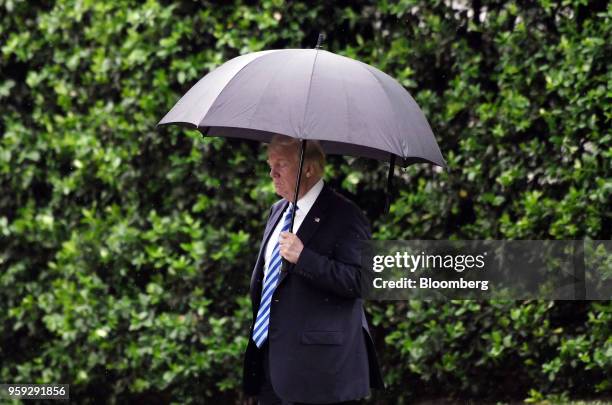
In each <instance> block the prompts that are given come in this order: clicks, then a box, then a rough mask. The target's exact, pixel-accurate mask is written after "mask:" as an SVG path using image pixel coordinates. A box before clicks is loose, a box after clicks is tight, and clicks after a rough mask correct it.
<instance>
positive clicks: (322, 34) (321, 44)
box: [315, 32, 325, 49]
mask: <svg viewBox="0 0 612 405" xmlns="http://www.w3.org/2000/svg"><path fill="white" fill-rule="evenodd" d="M323 41H325V34H324V33H322V32H320V33H319V39H317V46H315V49H321V46H323Z"/></svg>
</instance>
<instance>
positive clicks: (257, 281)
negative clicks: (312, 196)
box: [251, 201, 289, 305]
mask: <svg viewBox="0 0 612 405" xmlns="http://www.w3.org/2000/svg"><path fill="white" fill-rule="evenodd" d="M288 204H289V202H288V201H283V202H282V203H281V204H279V207H277V209H276V210H275V211H274V212H272V215H270V219H269V220H268V223H267V224H266V229H265V231H264V237H263V240H262V242H261V245H260V246H259V253H258V254H257V261H256V262H255V269H254V270H253V274H252V276H251V297H252V298H253V302H254V303H256V305H259V299H258V297H259V295H260V294H261V282H262V280H263V267H264V266H263V265H264V257H265V251H266V249H265V247H266V246H267V245H268V239H270V236H271V235H272V232H273V231H274V228H276V225H277V224H278V221H279V220H280V217H281V214H282V213H283V212H284V211H285V209H286V208H287V205H288Z"/></svg>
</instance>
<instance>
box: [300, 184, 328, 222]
mask: <svg viewBox="0 0 612 405" xmlns="http://www.w3.org/2000/svg"><path fill="white" fill-rule="evenodd" d="M321 190H323V179H319V181H317V182H316V183H315V185H314V186H312V187H311V188H310V190H308V191H307V192H306V194H304V195H303V196H302V198H300V199H299V200H298V202H297V206H298V210H297V212H296V213H300V214H304V215H305V214H307V213H308V211H310V208H311V207H312V206H313V205H314V203H315V201H316V200H317V197H318V196H319V194H321Z"/></svg>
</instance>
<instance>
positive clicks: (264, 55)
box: [179, 49, 279, 128]
mask: <svg viewBox="0 0 612 405" xmlns="http://www.w3.org/2000/svg"><path fill="white" fill-rule="evenodd" d="M260 52H261V55H260V56H258V57H257V58H254V59H252V60H251V61H249V62H247V63H245V64H244V66H242V67H241V68H240V69H238V71H237V72H236V73H234V74H233V75H232V77H231V78H230V79H229V80H228V81H227V83H225V85H223V88H222V89H221V91H220V92H219V94H217V96H216V97H215V99H214V100H213V102H212V103H211V105H210V107H209V108H208V110H206V113H205V114H204V116H203V117H202V118H200V120H199V122H198V125H197V127H196V128H200V127H201V126H202V122H203V121H204V120H205V119H206V116H207V115H208V114H209V113H210V112H211V110H212V107H213V106H214V105H215V104H216V103H217V100H219V98H221V95H222V94H223V93H224V92H225V91H226V90H227V88H228V86H229V84H230V83H231V82H232V80H234V79H235V78H236V77H237V76H238V75H239V74H240V72H242V71H243V70H244V69H246V68H247V67H248V66H249V65H250V64H251V63H253V62H255V61H256V60H259V59H261V58H263V57H266V56H268V55H273V54H275V53H276V52H279V50H278V49H271V50H268V51H260ZM179 101H180V100H179Z"/></svg>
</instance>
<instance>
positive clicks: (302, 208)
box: [262, 179, 323, 286]
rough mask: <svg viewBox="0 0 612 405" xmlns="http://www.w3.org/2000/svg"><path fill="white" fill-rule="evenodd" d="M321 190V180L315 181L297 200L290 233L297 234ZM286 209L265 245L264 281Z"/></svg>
mask: <svg viewBox="0 0 612 405" xmlns="http://www.w3.org/2000/svg"><path fill="white" fill-rule="evenodd" d="M322 189H323V179H319V181H317V182H316V183H315V185H314V186H312V187H311V188H310V190H308V191H307V192H306V194H304V195H303V196H302V198H300V199H299V200H298V202H297V206H298V209H297V211H296V212H295V221H294V222H293V230H294V231H293V232H291V233H297V231H298V230H299V229H300V225H302V222H304V218H306V215H307V214H308V211H310V209H311V208H312V206H313V205H314V203H315V201H316V200H317V197H318V196H319V194H321V190H322ZM288 209H289V205H287V208H286V209H285V211H283V213H282V214H281V218H280V220H279V221H278V224H277V225H276V228H274V232H272V235H271V236H270V239H268V243H267V245H266V254H265V256H264V257H265V260H264V280H265V277H266V276H267V275H268V263H270V259H271V258H272V251H273V250H274V247H275V246H276V244H277V242H278V237H279V236H280V233H281V230H282V229H283V222H284V221H283V218H284V217H285V213H286V212H287V210H288ZM262 286H263V283H262Z"/></svg>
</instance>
